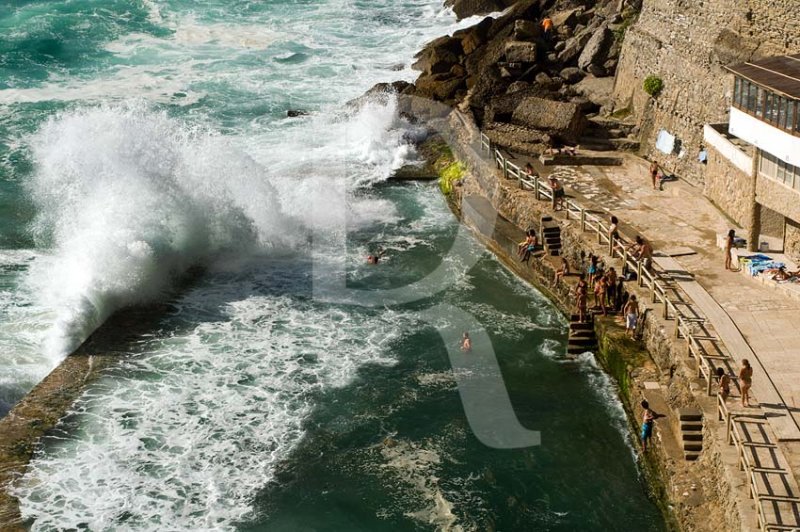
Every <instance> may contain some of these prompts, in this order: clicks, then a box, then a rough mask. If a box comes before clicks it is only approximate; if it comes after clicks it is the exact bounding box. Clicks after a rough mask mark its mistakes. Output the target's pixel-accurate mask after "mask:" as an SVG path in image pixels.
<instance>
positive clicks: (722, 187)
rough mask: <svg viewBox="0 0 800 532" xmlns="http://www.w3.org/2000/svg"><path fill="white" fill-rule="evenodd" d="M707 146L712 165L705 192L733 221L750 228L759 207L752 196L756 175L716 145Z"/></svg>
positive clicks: (709, 166) (708, 171)
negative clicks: (715, 147)
mask: <svg viewBox="0 0 800 532" xmlns="http://www.w3.org/2000/svg"><path fill="white" fill-rule="evenodd" d="M706 149H707V150H708V165H707V166H708V168H707V170H706V179H705V184H704V187H703V193H704V194H705V195H706V196H707V197H708V199H710V200H711V201H713V202H714V205H716V206H717V207H719V208H720V209H722V211H723V212H724V213H725V214H727V215H728V216H730V217H731V218H732V219H733V221H735V222H736V223H737V224H739V225H740V226H742V227H744V228H745V229H749V228H750V224H751V221H752V219H753V211H754V208H755V201H754V200H753V196H752V191H753V183H752V180H753V178H752V177H751V176H750V175H749V174H745V173H744V172H742V171H741V170H740V169H739V168H737V167H736V166H735V165H733V164H731V162H730V161H729V160H728V158H727V157H725V156H724V155H722V154H721V153H720V152H718V151H717V150H716V149H714V148H713V147H711V146H709V147H707V148H706Z"/></svg>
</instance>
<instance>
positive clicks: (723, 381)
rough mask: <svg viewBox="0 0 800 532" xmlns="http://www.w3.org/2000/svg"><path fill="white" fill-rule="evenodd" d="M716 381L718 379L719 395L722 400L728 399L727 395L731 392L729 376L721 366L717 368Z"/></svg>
mask: <svg viewBox="0 0 800 532" xmlns="http://www.w3.org/2000/svg"><path fill="white" fill-rule="evenodd" d="M717 381H719V392H718V393H719V395H720V397H722V401H723V402H725V401H727V400H728V396H729V395H730V394H731V378H730V376H729V375H728V374H727V373H725V370H724V369H722V368H717Z"/></svg>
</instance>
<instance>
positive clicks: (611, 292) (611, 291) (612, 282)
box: [606, 266, 617, 311]
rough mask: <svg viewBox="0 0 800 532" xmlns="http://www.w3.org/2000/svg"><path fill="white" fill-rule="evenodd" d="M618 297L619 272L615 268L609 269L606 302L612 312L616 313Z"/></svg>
mask: <svg viewBox="0 0 800 532" xmlns="http://www.w3.org/2000/svg"><path fill="white" fill-rule="evenodd" d="M616 295H617V271H616V270H615V269H614V268H613V266H612V267H611V268H609V269H608V271H607V272H606V302H607V305H608V306H609V307H611V310H612V311H616V310H617V309H616V306H615V305H614V301H615V300H616Z"/></svg>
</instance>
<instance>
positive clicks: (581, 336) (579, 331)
mask: <svg viewBox="0 0 800 532" xmlns="http://www.w3.org/2000/svg"><path fill="white" fill-rule="evenodd" d="M586 319H587V320H588V321H584V322H581V321H578V315H577V314H573V315H572V316H571V317H570V320H569V340H567V354H568V355H580V354H581V353H585V352H587V351H595V350H596V349H597V337H596V336H595V333H594V318H593V317H592V314H591V313H587V314H586Z"/></svg>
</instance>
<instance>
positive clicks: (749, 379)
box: [739, 358, 753, 406]
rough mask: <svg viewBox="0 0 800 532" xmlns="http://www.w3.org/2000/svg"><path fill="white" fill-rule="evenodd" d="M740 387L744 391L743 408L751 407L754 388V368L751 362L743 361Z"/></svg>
mask: <svg viewBox="0 0 800 532" xmlns="http://www.w3.org/2000/svg"><path fill="white" fill-rule="evenodd" d="M739 386H740V387H741V389H742V406H750V388H751V387H752V386H753V368H752V367H751V366H750V361H749V360H747V359H746V358H743V359H742V369H740V370H739Z"/></svg>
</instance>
